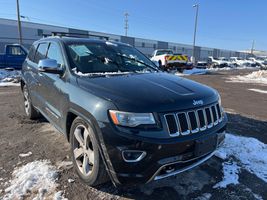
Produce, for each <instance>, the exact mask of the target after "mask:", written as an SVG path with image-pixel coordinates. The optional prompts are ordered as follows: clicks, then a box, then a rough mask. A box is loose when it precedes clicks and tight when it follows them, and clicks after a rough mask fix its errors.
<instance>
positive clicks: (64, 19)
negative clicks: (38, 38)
mask: <svg viewBox="0 0 267 200" xmlns="http://www.w3.org/2000/svg"><path fill="white" fill-rule="evenodd" d="M15 2H16V1H15V0H12V1H11V0H0V5H1V10H0V17H2V18H11V19H15V18H16V4H15ZM196 2H198V3H199V4H200V9H199V23H198V31H197V40H196V44H197V45H200V46H207V47H216V48H224V49H232V50H243V49H249V48H251V44H252V40H255V48H256V49H260V50H267V38H266V31H267V26H266V25H267V12H266V9H267V1H266V0H254V1H252V0H220V1H219V0H199V1H193V0H169V1H159V0H157V1H156V0H154V1H152V0H143V1H141V0H113V1H111V0H105V1H104V0H75V1H74V0H73V1H70V0H65V1H63V0H45V1H38V0H20V10H21V15H24V16H27V17H29V20H30V21H32V22H39V23H47V24H54V25H60V26H68V27H73V28H80V29H86V30H94V31H101V32H109V33H114V34H121V35H124V12H125V11H127V12H128V13H129V15H130V16H129V36H135V37H142V38H148V39H157V40H164V41H170V42H179V43H185V44H192V41H193V30H194V17H195V9H194V8H192V5H193V4H195V3H196ZM3 8H4V9H3Z"/></svg>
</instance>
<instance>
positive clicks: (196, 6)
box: [192, 4, 199, 65]
mask: <svg viewBox="0 0 267 200" xmlns="http://www.w3.org/2000/svg"><path fill="white" fill-rule="evenodd" d="M193 8H196V17H195V30H194V40H193V60H192V62H193V64H194V65H195V64H196V52H195V49H196V34H197V19H198V8H199V4H195V5H193Z"/></svg>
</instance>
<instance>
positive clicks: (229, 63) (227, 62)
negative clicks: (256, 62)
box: [218, 57, 236, 68]
mask: <svg viewBox="0 0 267 200" xmlns="http://www.w3.org/2000/svg"><path fill="white" fill-rule="evenodd" d="M218 60H220V61H222V62H224V63H226V64H227V67H231V68H233V67H236V66H235V65H233V64H232V62H231V61H230V60H229V59H227V58H225V57H219V58H218Z"/></svg>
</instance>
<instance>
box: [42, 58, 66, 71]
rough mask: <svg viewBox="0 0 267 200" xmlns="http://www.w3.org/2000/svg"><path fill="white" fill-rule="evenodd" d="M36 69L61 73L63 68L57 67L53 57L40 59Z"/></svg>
mask: <svg viewBox="0 0 267 200" xmlns="http://www.w3.org/2000/svg"><path fill="white" fill-rule="evenodd" d="M38 70H39V71H40V72H46V73H51V74H63V69H61V68H59V67H58V64H57V61H56V60H54V59H42V60H39V62H38Z"/></svg>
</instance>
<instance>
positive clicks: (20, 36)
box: [17, 0, 22, 44]
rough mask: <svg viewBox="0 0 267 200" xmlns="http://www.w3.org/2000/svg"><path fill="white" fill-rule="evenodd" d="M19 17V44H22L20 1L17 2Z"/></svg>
mask: <svg viewBox="0 0 267 200" xmlns="http://www.w3.org/2000/svg"><path fill="white" fill-rule="evenodd" d="M17 17H18V33H19V44H22V33H21V22H20V13H19V0H17Z"/></svg>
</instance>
